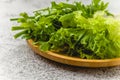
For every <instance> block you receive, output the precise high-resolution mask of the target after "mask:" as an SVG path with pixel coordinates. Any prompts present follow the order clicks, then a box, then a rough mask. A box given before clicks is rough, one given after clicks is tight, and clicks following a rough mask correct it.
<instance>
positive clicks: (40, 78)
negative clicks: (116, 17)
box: [0, 0, 120, 80]
mask: <svg viewBox="0 0 120 80" xmlns="http://www.w3.org/2000/svg"><path fill="white" fill-rule="evenodd" d="M56 1H60V0H56ZM61 1H64V0H61ZM82 1H83V2H84V3H87V2H89V0H82ZM105 1H109V2H110V5H109V10H110V11H112V12H113V13H116V14H118V13H120V9H119V7H120V6H119V5H120V0H105ZM71 2H72V1H71ZM49 5H50V0H0V80H120V67H112V68H98V69H90V68H81V67H72V66H68V65H63V64H59V63H56V62H53V61H50V60H47V59H45V58H43V57H41V56H39V55H36V54H34V53H33V51H32V50H31V49H30V48H29V47H28V46H27V44H26V42H25V41H24V40H21V39H17V40H15V39H13V34H14V32H11V30H10V29H11V26H12V25H15V24H16V23H12V22H10V21H9V19H10V18H11V17H17V16H18V13H20V12H28V13H29V14H31V12H32V11H34V10H37V9H39V8H42V7H46V6H49Z"/></svg>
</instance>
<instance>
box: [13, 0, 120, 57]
mask: <svg viewBox="0 0 120 80" xmlns="http://www.w3.org/2000/svg"><path fill="white" fill-rule="evenodd" d="M107 6H108V3H104V2H103V1H101V0H92V2H91V4H89V5H84V4H82V2H74V3H73V4H68V3H64V2H60V3H56V2H54V1H53V2H51V7H48V8H45V9H41V10H37V11H34V16H29V15H28V14H27V13H21V14H20V16H21V17H20V18H14V19H11V21H17V22H18V23H19V26H13V27H12V30H13V31H15V30H20V32H19V33H17V34H16V35H15V36H14V37H15V38H18V37H20V36H21V37H22V38H23V39H33V41H34V43H35V44H36V45H40V46H39V48H40V50H42V51H48V50H52V51H56V52H58V53H64V55H69V56H75V57H80V58H83V59H108V58H116V57H120V20H118V19H115V17H114V16H113V15H112V14H111V13H110V12H109V11H108V10H107V9H106V8H107Z"/></svg>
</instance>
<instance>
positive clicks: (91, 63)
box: [27, 39, 120, 68]
mask: <svg viewBox="0 0 120 80" xmlns="http://www.w3.org/2000/svg"><path fill="white" fill-rule="evenodd" d="M27 42H28V45H29V46H30V47H31V48H32V50H33V51H34V52H35V53H37V54H39V55H41V56H43V57H45V58H48V59H50V60H53V61H56V62H59V63H63V64H68V65H72V66H80V67H91V68H98V67H112V66H118V65H120V58H115V59H105V60H87V59H80V58H76V57H69V56H65V55H61V54H57V53H54V52H51V51H48V52H42V51H40V50H39V49H38V46H36V45H34V44H33V41H32V40H31V39H30V40H27Z"/></svg>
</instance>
